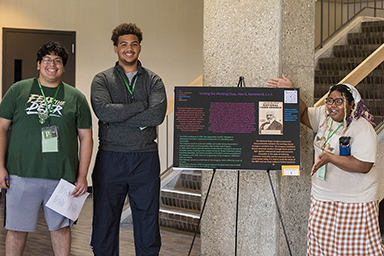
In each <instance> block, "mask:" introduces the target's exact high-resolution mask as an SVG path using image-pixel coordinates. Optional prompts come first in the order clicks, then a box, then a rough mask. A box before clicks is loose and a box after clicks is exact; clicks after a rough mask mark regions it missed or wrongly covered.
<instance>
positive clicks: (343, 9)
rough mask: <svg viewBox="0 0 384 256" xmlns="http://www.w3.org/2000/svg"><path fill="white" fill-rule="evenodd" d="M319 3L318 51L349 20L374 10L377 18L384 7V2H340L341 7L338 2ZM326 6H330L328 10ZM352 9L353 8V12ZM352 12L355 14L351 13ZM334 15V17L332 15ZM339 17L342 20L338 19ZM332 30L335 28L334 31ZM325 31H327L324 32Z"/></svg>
mask: <svg viewBox="0 0 384 256" xmlns="http://www.w3.org/2000/svg"><path fill="white" fill-rule="evenodd" d="M317 2H320V3H319V4H320V29H319V31H320V36H319V37H320V43H319V44H317V45H316V47H315V48H316V49H319V48H322V47H323V45H324V43H325V42H326V41H327V39H328V38H330V37H331V36H332V35H334V34H335V33H336V32H337V31H339V30H340V29H341V28H342V27H343V26H344V25H345V24H346V23H347V22H348V21H349V20H351V19H353V18H354V17H356V16H359V15H360V14H361V13H362V12H363V11H364V10H366V9H373V16H374V17H377V11H378V10H383V5H384V3H383V1H382V0H380V1H379V0H365V1H362V0H352V1H351V0H347V2H344V0H340V4H339V5H338V3H339V2H338V1H337V0H318V1H317ZM331 3H334V4H333V5H332V4H331ZM325 4H327V5H328V6H327V8H324V5H325ZM352 5H353V6H352ZM372 5H373V6H372ZM350 7H353V10H351V8H350ZM325 9H326V10H325ZM352 11H353V13H350V12H352ZM332 13H333V14H334V15H331V14H332ZM345 14H346V15H345ZM331 16H332V19H331ZM338 17H340V19H337V18H338ZM331 28H333V30H332V31H331ZM325 29H326V30H327V31H324V30H325Z"/></svg>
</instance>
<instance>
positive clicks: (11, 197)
mask: <svg viewBox="0 0 384 256" xmlns="http://www.w3.org/2000/svg"><path fill="white" fill-rule="evenodd" d="M58 183H59V181H58V180H47V179H38V178H24V177H19V176H16V175H11V176H10V185H9V189H8V190H7V193H6V212H5V228H6V229H8V230H13V231H22V232H34V231H35V230H36V225H37V220H38V217H39V212H40V207H41V206H42V205H43V209H44V217H45V221H46V222H47V225H48V229H49V230H50V231H53V230H58V229H61V228H63V227H67V226H71V225H72V224H73V221H72V220H70V219H68V218H66V217H64V216H62V215H61V214H59V213H57V212H55V211H53V210H51V209H49V208H47V207H46V206H45V204H46V203H47V202H48V200H49V197H50V196H51V195H52V193H53V191H54V190H55V188H56V186H57V184H58Z"/></svg>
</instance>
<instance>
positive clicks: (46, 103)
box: [37, 79, 60, 116]
mask: <svg viewBox="0 0 384 256" xmlns="http://www.w3.org/2000/svg"><path fill="white" fill-rule="evenodd" d="M37 82H38V83H39V87H40V91H41V94H42V95H43V97H44V102H45V107H46V108H47V116H48V115H49V113H50V112H51V109H52V106H53V102H54V101H55V100H56V96H57V93H58V92H59V88H60V84H59V85H58V86H57V89H56V92H55V96H53V100H52V102H51V105H50V106H49V108H48V102H47V98H46V97H45V93H44V91H43V88H42V87H41V83H40V80H39V79H37Z"/></svg>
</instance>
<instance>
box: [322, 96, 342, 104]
mask: <svg viewBox="0 0 384 256" xmlns="http://www.w3.org/2000/svg"><path fill="white" fill-rule="evenodd" d="M325 102H326V103H327V104H328V105H332V104H333V103H335V104H336V106H340V105H341V104H343V102H344V99H342V98H336V99H332V98H330V97H328V98H327V99H326V100H325Z"/></svg>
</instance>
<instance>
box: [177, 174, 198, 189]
mask: <svg viewBox="0 0 384 256" xmlns="http://www.w3.org/2000/svg"><path fill="white" fill-rule="evenodd" d="M180 181H181V186H182V187H183V188H186V189H193V190H198V191H201V171H193V172H182V173H181V174H180Z"/></svg>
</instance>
